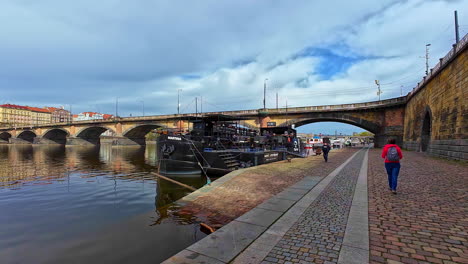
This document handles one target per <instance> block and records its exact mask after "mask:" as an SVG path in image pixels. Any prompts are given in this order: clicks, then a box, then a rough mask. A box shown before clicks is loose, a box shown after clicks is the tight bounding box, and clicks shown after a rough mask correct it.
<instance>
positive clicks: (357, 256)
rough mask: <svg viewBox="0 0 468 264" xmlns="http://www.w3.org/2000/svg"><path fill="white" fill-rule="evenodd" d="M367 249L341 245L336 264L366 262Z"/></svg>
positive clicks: (364, 263)
mask: <svg viewBox="0 0 468 264" xmlns="http://www.w3.org/2000/svg"><path fill="white" fill-rule="evenodd" d="M367 263H369V251H367V250H364V249H360V248H354V247H349V246H345V245H343V246H342V247H341V251H340V256H339V258H338V264H367Z"/></svg>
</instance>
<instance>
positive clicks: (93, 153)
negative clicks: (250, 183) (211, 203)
mask: <svg viewBox="0 0 468 264" xmlns="http://www.w3.org/2000/svg"><path fill="white" fill-rule="evenodd" d="M151 147H153V149H151ZM154 147H155V146H149V148H150V149H148V148H147V149H146V152H145V149H143V148H142V149H138V148H137V149H135V148H128V149H126V148H74V147H66V148H63V147H62V148H60V147H58V148H49V147H46V146H34V147H31V146H24V147H23V146H8V147H6V148H5V147H0V210H1V212H2V213H1V214H0V237H1V238H2V239H0V259H1V260H2V263H71V262H72V261H74V262H76V261H77V262H87V263H96V262H97V261H99V263H125V262H124V260H129V259H134V260H136V261H137V262H138V263H158V262H160V261H162V260H164V259H165V258H167V257H169V256H170V255H172V254H174V253H176V252H178V251H179V250H180V249H182V248H184V247H186V246H188V245H190V244H192V243H193V242H194V241H196V240H198V239H200V238H202V237H203V236H204V234H203V233H201V232H199V231H198V226H197V225H194V224H193V223H192V222H191V221H190V220H187V219H189V218H178V217H172V216H171V211H176V210H177V208H176V207H173V206H170V203H171V202H173V201H175V200H177V199H179V198H181V197H182V196H184V195H185V194H186V193H187V190H184V189H182V188H180V187H178V186H174V185H173V184H171V183H168V182H164V183H158V182H157V179H156V178H155V177H154V176H153V175H151V174H149V172H151V171H156V170H157V168H156V167H154V166H153V165H151V164H157V163H156V162H155V160H154V159H155V155H147V153H148V151H150V152H151V151H154ZM178 180H181V181H186V183H187V184H190V185H193V186H197V187H200V186H201V185H203V184H204V182H203V181H204V179H203V178H199V179H193V178H192V179H178ZM168 205H169V206H168ZM154 245H159V246H158V247H154ZM127 262H128V261H127Z"/></svg>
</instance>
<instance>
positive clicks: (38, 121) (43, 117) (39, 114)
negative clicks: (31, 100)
mask: <svg viewBox="0 0 468 264" xmlns="http://www.w3.org/2000/svg"><path fill="white" fill-rule="evenodd" d="M27 108H28V110H29V111H30V117H31V120H30V122H31V125H32V126H39V125H45V124H50V123H52V121H51V120H52V114H51V112H50V111H49V110H47V109H45V108H39V107H30V106H27Z"/></svg>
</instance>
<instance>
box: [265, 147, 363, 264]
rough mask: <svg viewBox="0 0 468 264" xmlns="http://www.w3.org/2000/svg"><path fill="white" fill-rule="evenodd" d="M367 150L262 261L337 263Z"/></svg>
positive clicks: (334, 181)
mask: <svg viewBox="0 0 468 264" xmlns="http://www.w3.org/2000/svg"><path fill="white" fill-rule="evenodd" d="M364 154H365V152H364V151H361V152H360V153H358V154H357V155H356V157H354V159H353V160H352V161H351V162H350V163H348V164H347V165H346V166H345V167H344V168H343V170H342V171H341V172H340V173H339V174H338V175H337V176H336V178H334V179H333V181H332V182H331V183H330V184H329V185H328V186H327V187H326V188H325V190H324V191H323V192H322V193H321V194H320V195H319V196H318V197H317V199H316V200H315V201H314V202H313V203H312V204H311V205H310V206H309V207H308V208H307V209H306V211H305V212H304V214H303V215H302V216H301V217H300V218H299V219H298V220H297V222H296V223H295V224H294V225H293V226H292V227H291V228H290V229H289V231H288V232H287V233H286V234H285V235H284V236H283V238H282V239H281V240H280V241H279V242H278V244H277V245H276V246H275V247H274V248H273V249H272V250H271V251H270V253H269V254H268V255H267V256H266V257H265V259H264V260H263V262H262V263H337V262H338V257H339V254H340V249H341V245H342V242H343V238H344V235H345V230H346V223H347V220H348V214H349V209H350V207H351V203H352V200H353V194H354V189H355V185H356V180H357V178H358V176H359V171H360V169H361V165H362V161H363V157H364Z"/></svg>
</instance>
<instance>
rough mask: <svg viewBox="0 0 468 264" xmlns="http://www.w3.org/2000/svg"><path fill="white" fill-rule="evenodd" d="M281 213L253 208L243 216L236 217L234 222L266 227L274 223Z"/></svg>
mask: <svg viewBox="0 0 468 264" xmlns="http://www.w3.org/2000/svg"><path fill="white" fill-rule="evenodd" d="M282 214H283V213H282V212H278V211H273V210H267V209H263V208H258V207H256V208H254V209H252V210H250V211H249V212H247V213H245V214H244V215H242V216H240V217H238V218H237V219H236V221H239V222H244V223H249V224H253V225H259V226H264V227H268V226H270V225H271V224H273V222H275V221H276V219H278V218H279V217H280V216H281V215H282Z"/></svg>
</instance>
